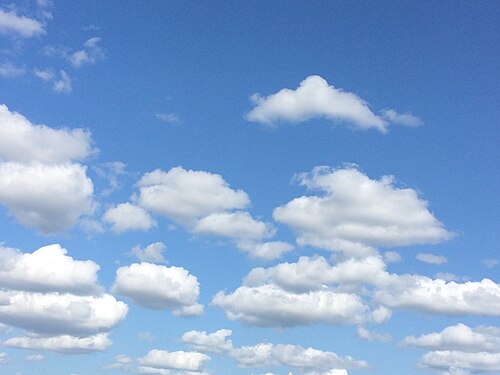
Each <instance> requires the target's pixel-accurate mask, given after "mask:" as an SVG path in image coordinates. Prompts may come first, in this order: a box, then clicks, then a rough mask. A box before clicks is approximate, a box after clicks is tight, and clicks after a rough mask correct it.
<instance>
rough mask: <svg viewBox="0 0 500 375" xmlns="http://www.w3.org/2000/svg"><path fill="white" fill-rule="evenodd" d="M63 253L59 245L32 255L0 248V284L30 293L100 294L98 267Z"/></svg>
mask: <svg viewBox="0 0 500 375" xmlns="http://www.w3.org/2000/svg"><path fill="white" fill-rule="evenodd" d="M66 254H67V250H66V249H63V248H62V247H61V246H60V245H58V244H54V245H49V246H44V247H41V248H40V249H38V250H35V251H34V252H33V253H31V254H30V253H21V252H20V251H19V250H16V249H10V248H0V287H3V288H9V289H15V290H24V291H30V292H67V293H74V294H80V295H82V294H83V295H85V294H95V293H99V292H100V291H101V288H100V286H99V285H98V284H97V271H98V270H99V266H98V265H97V264H96V263H94V262H92V261H90V260H87V261H78V260H74V259H73V258H71V257H70V256H68V255H66Z"/></svg>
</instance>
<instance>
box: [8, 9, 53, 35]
mask: <svg viewBox="0 0 500 375" xmlns="http://www.w3.org/2000/svg"><path fill="white" fill-rule="evenodd" d="M0 34H7V35H16V36H19V37H21V38H32V37H34V36H38V35H42V34H45V29H44V26H43V24H42V23H41V22H40V21H37V20H35V19H33V18H28V17H25V16H19V15H17V13H16V12H15V11H10V12H8V11H5V10H2V9H0Z"/></svg>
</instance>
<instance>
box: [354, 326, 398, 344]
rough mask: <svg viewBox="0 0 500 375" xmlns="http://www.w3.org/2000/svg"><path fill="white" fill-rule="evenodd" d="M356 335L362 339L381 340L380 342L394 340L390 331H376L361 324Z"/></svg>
mask: <svg viewBox="0 0 500 375" xmlns="http://www.w3.org/2000/svg"><path fill="white" fill-rule="evenodd" d="M356 336H358V337H359V338H360V339H363V340H367V341H380V342H388V341H391V340H392V336H391V335H390V334H388V333H376V332H371V331H369V330H367V329H366V328H364V327H361V326H359V327H358V329H357V331H356Z"/></svg>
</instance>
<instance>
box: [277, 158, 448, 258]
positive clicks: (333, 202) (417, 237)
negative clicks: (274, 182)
mask: <svg viewBox="0 0 500 375" xmlns="http://www.w3.org/2000/svg"><path fill="white" fill-rule="evenodd" d="M297 179H298V181H299V182H300V184H301V185H304V186H306V187H307V188H309V189H311V190H319V191H321V192H322V194H321V195H312V196H302V197H299V198H295V199H293V200H292V201H290V202H288V203H287V204H285V205H283V206H281V207H278V208H276V209H275V210H274V214H273V215H274V219H275V220H276V221H278V222H280V223H284V224H287V225H289V226H290V227H291V228H292V229H293V230H294V231H295V232H296V233H297V243H298V244H299V245H310V246H315V247H319V248H323V249H327V250H331V251H340V252H344V253H346V254H348V255H358V256H364V255H367V254H373V253H374V248H375V247H381V246H382V247H393V246H403V245H415V244H425V243H437V242H441V241H445V240H447V239H449V238H451V237H452V234H451V233H450V232H448V231H447V230H446V229H445V228H444V226H443V224H442V223H440V222H439V221H438V220H437V219H436V218H435V217H434V215H433V214H432V213H431V212H430V211H429V210H428V208H427V202H426V201H424V200H422V199H420V198H419V197H418V195H417V192H416V191H415V190H413V189H410V188H397V187H396V186H394V178H393V177H391V176H384V177H382V178H381V179H380V180H372V179H370V178H369V177H368V176H366V175H365V174H363V173H362V172H360V171H359V170H358V169H356V168H355V167H347V168H342V169H332V168H329V167H316V168H314V169H313V170H312V172H311V173H302V174H299V175H297Z"/></svg>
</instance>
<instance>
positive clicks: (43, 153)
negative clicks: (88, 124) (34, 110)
mask: <svg viewBox="0 0 500 375" xmlns="http://www.w3.org/2000/svg"><path fill="white" fill-rule="evenodd" d="M0 125H1V126H0V159H3V160H4V161H12V162H20V163H31V162H40V163H54V164H60V163H67V162H70V161H77V160H83V159H85V158H86V157H88V156H89V155H91V154H92V153H93V152H95V151H94V150H93V148H92V139H91V135H90V132H89V131H88V130H84V129H68V128H62V129H53V128H50V127H48V126H46V125H37V124H33V123H31V122H30V121H29V120H28V119H27V118H26V117H24V116H23V115H21V114H19V113H17V112H13V111H10V110H9V108H8V107H7V106H6V105H4V104H0Z"/></svg>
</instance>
